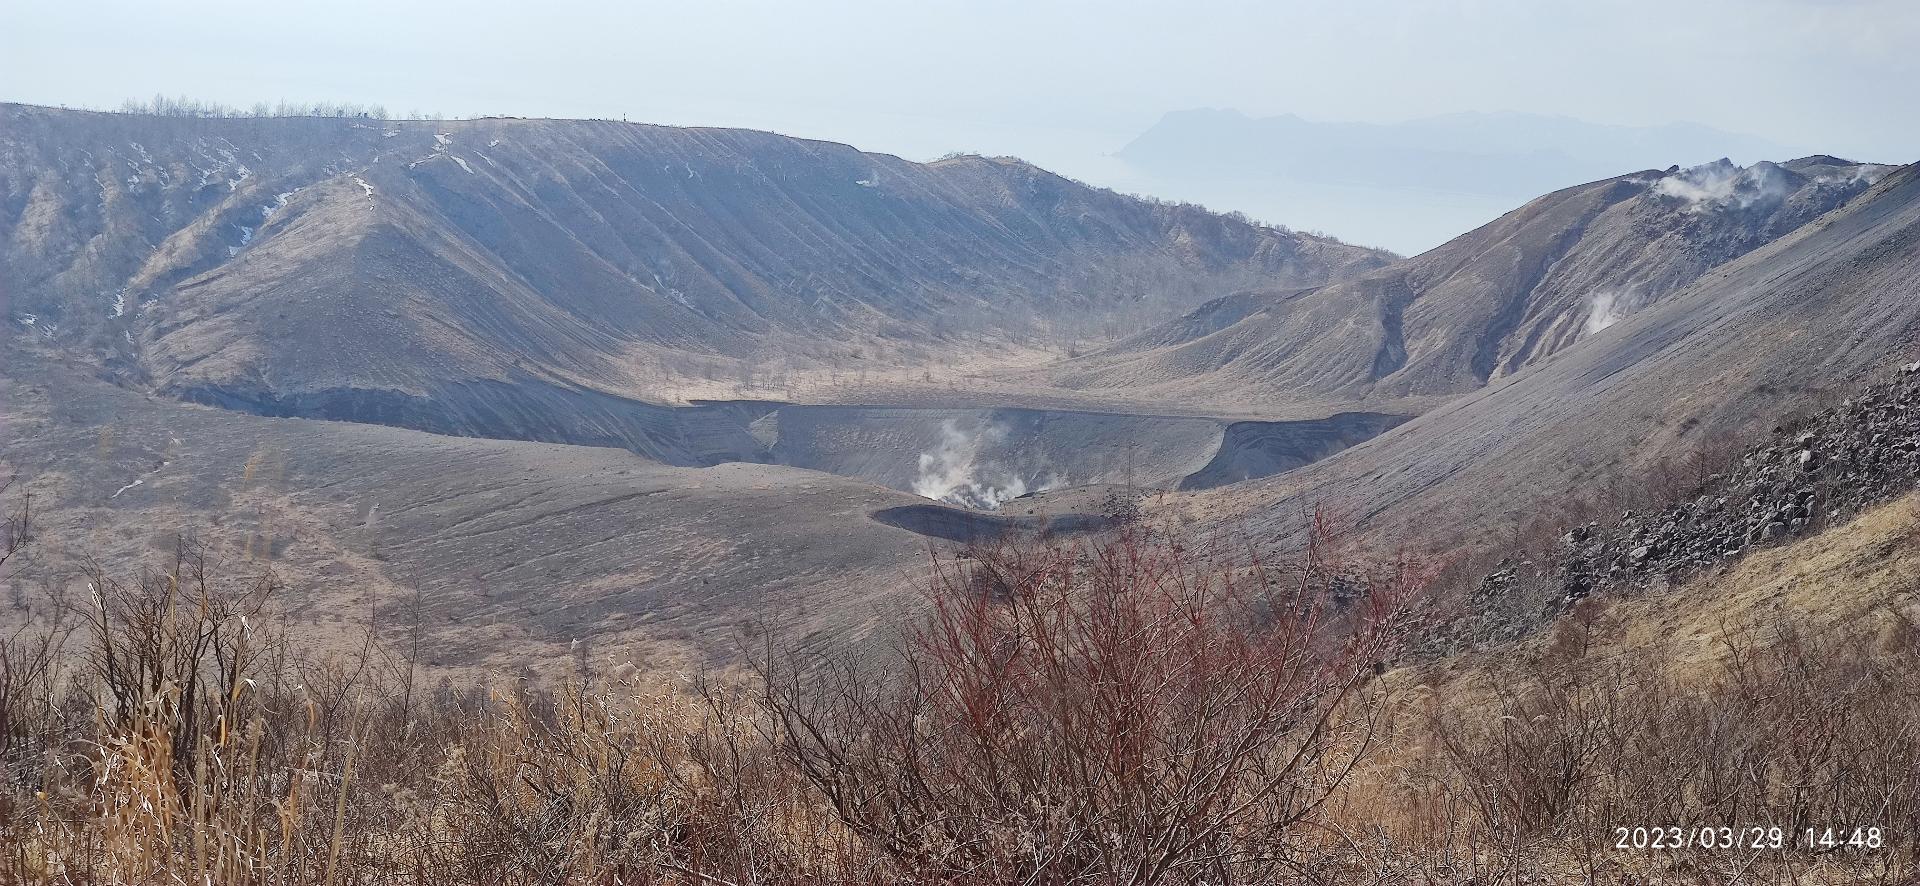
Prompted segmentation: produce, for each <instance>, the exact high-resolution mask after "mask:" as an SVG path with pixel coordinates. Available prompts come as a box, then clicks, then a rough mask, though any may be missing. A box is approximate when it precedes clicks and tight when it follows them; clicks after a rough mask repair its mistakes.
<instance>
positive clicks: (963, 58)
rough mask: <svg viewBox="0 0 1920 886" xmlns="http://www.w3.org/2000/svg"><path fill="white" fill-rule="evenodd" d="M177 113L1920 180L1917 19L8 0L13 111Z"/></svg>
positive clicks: (1652, 1) (1374, 7)
mask: <svg viewBox="0 0 1920 886" xmlns="http://www.w3.org/2000/svg"><path fill="white" fill-rule="evenodd" d="M156 92H164V93H167V94H169V95H174V94H186V95H190V96H193V97H195V98H202V99H210V100H216V101H221V102H225V103H228V104H235V105H243V106H244V105H250V104H252V103H253V102H256V101H262V100H265V101H272V100H275V99H282V98H284V99H288V100H294V101H314V100H328V101H357V102H365V103H369V104H371V103H379V104H383V105H385V106H386V107H387V108H388V109H389V111H391V112H393V113H396V114H399V113H404V112H406V111H408V110H410V109H417V110H422V111H438V112H442V113H445V114H449V115H474V114H515V115H525V116H561V117H588V116H597V117H614V118H618V117H622V116H624V117H626V118H628V119H632V120H636V121H649V122H662V123H680V124H718V125H735V126H749V127H756V128H765V129H773V130H777V131H780V132H785V133H789V134H793V135H804V136H811V137H819V138H828V139H833V140H836V141H843V142H848V143H851V144H853V145H856V146H858V147H861V148H865V149H868V150H880V151H888V152H892V153H897V154H901V155H903V156H906V157H909V158H913V159H925V158H929V157H933V156H937V155H939V154H942V153H946V152H948V151H952V150H970V151H983V152H987V153H1007V154H1017V155H1020V156H1023V157H1026V158H1028V159H1030V160H1033V161H1035V162H1039V163H1041V164H1043V165H1051V166H1054V167H1057V168H1061V169H1062V170H1063V171H1067V172H1069V173H1074V172H1079V171H1081V170H1083V169H1088V168H1091V167H1089V166H1087V165H1086V158H1088V157H1090V156H1098V155H1100V154H1103V153H1106V152H1110V151H1113V150H1117V149H1118V148H1119V147H1121V146H1122V145H1124V144H1125V143H1126V142H1127V141H1128V140H1129V139H1130V138H1131V137H1132V136H1133V135H1135V134H1137V133H1139V132H1140V131H1141V130H1144V129H1145V128H1147V127H1148V126H1150V125H1152V123H1153V122H1154V121H1155V120H1157V119H1158V118H1159V116H1160V115H1161V114H1163V113H1165V112H1167V111H1170V110H1178V109H1184V108H1192V107H1223V108H1237V109H1239V110H1242V111H1245V112H1247V113H1249V114H1255V115H1271V114H1279V113H1286V112H1292V113H1297V114H1300V115H1302V116H1305V117H1308V118H1310V119H1323V120H1365V121H1381V122H1385V121H1394V120H1403V119H1408V118H1412V117H1419V116H1425V115H1432V114H1439V113H1447V112H1453V111H1498V110H1516V111H1532V112H1542V113H1553V114H1564V115H1568V116H1574V117H1579V118H1583V119H1587V120H1592V121H1596V122H1604V123H1621V124H1651V123H1665V122H1673V121H1691V122H1698V123H1705V124H1709V125H1713V126H1717V127H1721V128H1724V129H1730V130H1734V131H1739V132H1746V133H1751V134H1754V135H1760V136H1764V137H1767V138H1771V139H1773V140H1775V141H1777V142H1780V143H1783V144H1789V145H1798V146H1806V147H1808V148H1810V149H1817V150H1821V151H1826V152H1829V153H1835V154H1843V155H1850V156H1854V157H1858V158H1861V159H1874V160H1885V161H1911V160H1915V159H1920V148H1917V147H1916V146H1920V0H1454V2H1446V0H1337V2H1335V0H1329V2H1319V3H1301V2H1228V0H1180V2H1172V0H1168V2H1159V3H1135V2H1112V0H1109V2H1100V3H1094V2H1052V3H1049V2H1038V0H1028V2H1001V0H990V2H966V3H962V2H944V0H903V2H896V3H871V2H845V0H834V2H808V0H785V2H740V0H675V2H647V0H633V2H618V3H615V2H608V3H594V2H585V0H538V2H531V0H519V2H495V0H461V2H452V0H378V2H372V0H333V2H326V3H301V2H266V3H263V2H260V0H233V2H226V0H176V2H163V0H57V2H46V0H0V99H4V100H13V101H26V102H35V103H43V104H62V103H64V104H70V105H86V106H94V107H114V106H117V105H119V103H120V102H121V101H122V100H123V99H126V98H129V97H140V98H145V97H149V96H151V95H153V94H154V93H156ZM1083 177H1097V176H1091V175H1088V176H1083Z"/></svg>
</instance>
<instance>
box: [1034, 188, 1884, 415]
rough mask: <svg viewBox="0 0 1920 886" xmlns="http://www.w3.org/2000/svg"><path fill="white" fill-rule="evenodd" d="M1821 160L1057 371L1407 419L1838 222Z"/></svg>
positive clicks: (1841, 196) (1542, 222)
mask: <svg viewBox="0 0 1920 886" xmlns="http://www.w3.org/2000/svg"><path fill="white" fill-rule="evenodd" d="M1889 169H1890V167H1884V166H1875V165H1869V164H1856V163H1850V162H1846V161H1842V160H1838V159H1835V158H1832V157H1807V158H1803V159H1800V160H1795V161H1792V162H1788V163H1784V164H1774V163H1759V164H1755V165H1754V166H1751V167H1746V168H1740V167H1736V166H1734V165H1732V164H1730V163H1727V162H1725V161H1721V162H1719V163H1715V164H1709V165H1707V166H1702V167H1695V168H1693V169H1687V170H1671V171H1669V172H1666V173H1659V172H1643V173H1636V174H1633V175H1627V176H1621V177H1618V178H1613V179H1608V180H1605V181H1600V182H1595V183H1592V184H1588V185H1582V186H1580V187H1575V188H1568V189H1566V190H1563V191H1558V192H1555V193H1553V194H1548V195H1546V196H1544V197H1541V198H1539V199H1537V200H1534V201H1533V202H1531V203H1528V204H1527V205H1526V206H1523V207H1521V208H1520V209H1517V210H1515V211H1513V212H1511V213H1508V214H1507V215H1505V216H1503V217H1501V218H1500V219H1498V220H1496V221H1494V222H1493V223H1491V224H1488V225H1486V226H1484V227H1482V228H1480V229H1478V230H1475V231H1472V232H1470V233H1468V234H1465V235H1463V236H1461V237H1459V238H1457V239H1455V240H1454V241H1452V242H1450V243H1448V244H1446V245H1444V246H1442V247H1440V248H1438V249H1435V250H1432V251H1430V252H1427V253H1424V254H1422V255H1420V256H1417V257H1415V258H1411V259H1408V260H1406V261H1402V262H1399V263H1397V264H1395V265H1393V266H1391V267H1389V268H1386V269H1383V270H1381V271H1377V272H1374V273H1371V274H1367V275H1364V276H1362V277H1359V278H1356V279H1353V280H1348V281H1343V282H1339V283H1335V284H1331V285H1328V286H1323V287H1318V288H1313V289H1299V288H1295V289H1290V290H1289V289H1280V288H1273V289H1267V290H1261V291H1254V292H1246V293H1240V294H1237V295H1233V296H1229V297H1226V298H1223V299H1219V300H1216V301H1214V302H1211V303H1208V304H1206V305H1203V306H1202V307H1200V308H1199V309H1197V310H1196V311H1194V312H1192V313H1191V314H1189V315H1187V316H1186V317H1183V318H1181V319H1179V320H1176V321H1172V322H1170V323H1167V324H1163V325H1162V326H1160V327H1157V328H1154V329H1151V330H1148V331H1147V332H1144V333H1142V334H1140V335H1138V336H1135V337H1134V338H1132V339H1129V340H1126V341H1122V342H1120V343H1118V344H1116V345H1114V346H1112V347H1110V348H1107V349H1105V350H1104V351H1101V352H1098V353H1096V354H1092V355H1089V356H1088V357H1086V358H1083V359H1080V360H1076V361H1069V362H1068V363H1066V364H1064V365H1063V366H1061V367H1059V368H1057V369H1055V370H1054V371H1053V379H1054V380H1055V381H1057V382H1059V383H1061V384H1063V385H1065V386H1068V387H1075V388H1081V389H1089V390H1091V389H1102V388H1116V387H1126V388H1133V389H1138V390H1145V391H1147V392H1154V391H1159V392H1164V393H1165V394H1166V395H1169V396H1177V395H1182V394H1184V393H1188V392H1202V391H1209V390H1210V391H1229V392H1236V393H1238V394H1240V395H1243V396H1252V397H1258V398H1273V399H1281V400H1287V399H1291V400H1295V401H1300V402H1325V403H1372V404H1378V405H1387V404H1399V405H1398V408H1402V409H1404V408H1410V407H1411V408H1418V407H1419V406H1422V405H1431V404H1432V403H1435V402H1438V401H1440V400H1443V399H1445V398H1447V397H1450V396H1454V395H1458V394H1460V393H1464V392H1466V391H1471V390H1474V389H1476V388H1479V387H1481V386H1483V385H1485V384H1487V383H1488V382H1490V381H1492V380H1494V379H1498V378H1501V377H1503V376H1507V375H1511V374H1513V373H1515V372H1518V371H1519V370H1521V369H1524V368H1526V367H1528V366H1532V365H1534V364H1536V363H1539V362H1541V361H1542V360H1544V359H1545V358H1547V357H1550V356H1552V355H1553V354H1555V353H1558V352H1559V351H1561V350H1563V349H1565V348H1567V347H1569V346H1571V345H1572V344H1574V343H1576V342H1578V341H1580V340H1582V339H1584V338H1587V337H1590V336H1593V335H1595V334H1596V333H1599V332H1600V331H1602V330H1604V329H1606V328H1608V327H1609V326H1612V325H1613V324H1615V323H1617V322H1619V321H1620V320H1621V319H1622V318H1625V317H1628V316H1631V315H1632V314H1634V313H1635V312H1637V311H1641V310H1644V309H1646V308H1648V307H1649V306H1651V305H1653V304H1655V303H1657V302H1659V301H1660V300H1661V299H1662V298H1664V297H1666V296H1667V295H1668V294H1669V293H1672V292H1674V291H1675V290H1678V289H1680V288H1681V287H1684V286H1686V285H1687V284H1689V283H1691V282H1693V281H1694V280H1696V279H1698V278H1699V277H1700V276H1701V275H1702V274H1704V273H1706V272H1707V271H1709V270H1711V269H1712V268H1714V267H1717V266H1719V265H1721V264H1723V263H1725V262H1727V261H1728V260H1730V259H1734V258H1737V257H1739V256H1741V255H1744V254H1746V253H1748V252H1750V251H1751V250H1753V249H1755V248H1757V247H1760V246H1762V245H1764V244H1766V243H1769V242H1771V241H1773V240H1775V239H1777V238H1779V237H1781V236H1783V235H1785V234H1787V233H1789V232H1792V231H1794V230H1796V229H1799V228H1800V227H1802V226H1803V225H1805V224H1807V223H1808V222H1810V221H1812V220H1813V219H1815V218H1818V217H1819V216H1821V215H1822V214H1824V213H1826V212H1829V211H1831V210H1833V209H1834V208H1836V207H1839V206H1843V205H1845V204H1846V203H1847V202H1848V201H1850V200H1852V199H1854V198H1856V197H1857V196H1859V195H1860V194H1861V193H1862V192H1864V191H1866V190H1867V188H1868V187H1870V186H1871V185H1872V184H1873V183H1874V182H1875V181H1877V180H1878V179H1879V178H1880V177H1881V176H1882V175H1884V174H1885V173H1886V172H1887V171H1888V170H1889Z"/></svg>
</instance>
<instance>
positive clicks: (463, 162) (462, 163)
mask: <svg viewBox="0 0 1920 886" xmlns="http://www.w3.org/2000/svg"><path fill="white" fill-rule="evenodd" d="M447 156H449V157H453V162H455V163H458V164H460V168H461V169H464V170H466V171H467V174H468V175H479V173H477V172H474V171H473V167H471V166H468V165H467V161H466V160H465V159H464V158H461V157H454V155H452V154H448V155H447Z"/></svg>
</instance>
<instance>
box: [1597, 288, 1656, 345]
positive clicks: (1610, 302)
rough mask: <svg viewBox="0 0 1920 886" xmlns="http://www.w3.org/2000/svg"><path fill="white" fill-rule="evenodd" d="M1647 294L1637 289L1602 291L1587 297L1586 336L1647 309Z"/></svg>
mask: <svg viewBox="0 0 1920 886" xmlns="http://www.w3.org/2000/svg"><path fill="white" fill-rule="evenodd" d="M1646 301H1647V299H1646V294H1645V293H1644V292H1636V291H1635V288H1632V287H1630V288H1627V289H1601V290H1598V291H1596V292H1594V293H1592V294H1590V295H1588V296H1587V322H1586V334H1587V335H1592V334H1594V333H1596V332H1599V331H1600V330H1602V329H1605V328H1607V327H1609V326H1612V325H1613V324H1615V323H1618V322H1620V321H1621V320H1625V319H1626V318H1627V315H1629V314H1632V313H1633V312H1634V311H1637V310H1639V309H1640V308H1642V307H1645V302H1646Z"/></svg>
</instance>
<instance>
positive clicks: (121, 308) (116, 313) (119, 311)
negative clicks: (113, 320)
mask: <svg viewBox="0 0 1920 886" xmlns="http://www.w3.org/2000/svg"><path fill="white" fill-rule="evenodd" d="M126 313H127V291H126V290H125V289H122V290H120V291H119V292H116V293H114V294H113V308H112V311H111V312H110V313H108V314H107V316H108V317H123V316H126Z"/></svg>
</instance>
